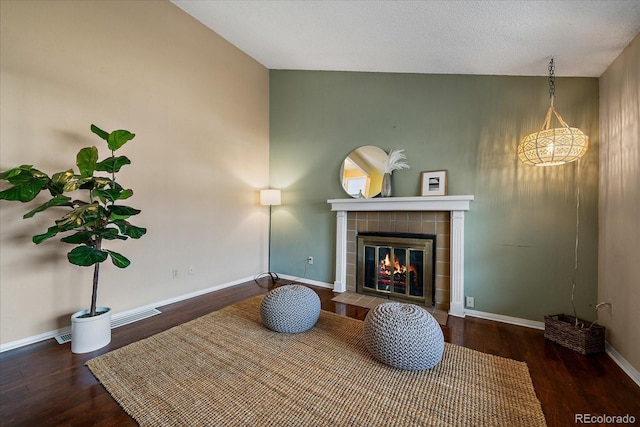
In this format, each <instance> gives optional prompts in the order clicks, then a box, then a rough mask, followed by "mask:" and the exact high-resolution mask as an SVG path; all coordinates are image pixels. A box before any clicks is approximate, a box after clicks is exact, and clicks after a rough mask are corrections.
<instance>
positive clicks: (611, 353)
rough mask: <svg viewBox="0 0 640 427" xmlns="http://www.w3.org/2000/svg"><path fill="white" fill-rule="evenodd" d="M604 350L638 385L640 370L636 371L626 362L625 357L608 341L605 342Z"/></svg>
mask: <svg viewBox="0 0 640 427" xmlns="http://www.w3.org/2000/svg"><path fill="white" fill-rule="evenodd" d="M605 350H606V352H607V354H608V355H609V357H610V358H611V359H612V360H613V361H614V362H616V364H617V365H618V366H620V369H622V370H623V371H624V373H625V374H627V375H629V377H630V378H631V379H632V380H633V382H635V383H636V384H638V386H640V372H638V370H637V369H636V368H634V367H633V366H631V364H630V363H629V362H627V359H625V358H624V357H622V355H621V354H620V353H618V352H617V351H616V349H615V348H613V347H612V346H611V344H609V343H608V342H605Z"/></svg>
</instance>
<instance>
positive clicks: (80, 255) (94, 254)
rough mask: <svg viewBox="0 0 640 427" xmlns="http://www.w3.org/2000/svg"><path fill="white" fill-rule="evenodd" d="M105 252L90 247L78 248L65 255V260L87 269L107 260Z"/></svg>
mask: <svg viewBox="0 0 640 427" xmlns="http://www.w3.org/2000/svg"><path fill="white" fill-rule="evenodd" d="M107 256H108V254H107V252H105V251H101V250H99V249H96V248H92V247H91V246H86V245H82V246H78V247H77V248H73V249H72V250H71V252H69V253H68V254H67V259H68V260H69V262H70V263H71V264H75V265H79V266H81V267H89V266H91V265H93V264H96V263H99V262H103V261H104V260H106V259H107Z"/></svg>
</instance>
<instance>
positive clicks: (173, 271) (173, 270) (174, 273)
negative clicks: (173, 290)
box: [171, 268, 178, 279]
mask: <svg viewBox="0 0 640 427" xmlns="http://www.w3.org/2000/svg"><path fill="white" fill-rule="evenodd" d="M171 275H172V276H173V278H174V279H176V278H177V277H178V269H177V268H174V269H172V270H171Z"/></svg>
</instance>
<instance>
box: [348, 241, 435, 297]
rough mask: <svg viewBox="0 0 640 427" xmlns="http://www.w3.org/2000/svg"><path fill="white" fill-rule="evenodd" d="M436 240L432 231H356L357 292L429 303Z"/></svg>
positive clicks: (433, 279)
mask: <svg viewBox="0 0 640 427" xmlns="http://www.w3.org/2000/svg"><path fill="white" fill-rule="evenodd" d="M435 240H436V236H435V235H433V234H412V233H383V232H359V233H358V249H357V266H358V268H357V275H356V291H357V292H358V293H362V294H369V295H374V296H379V297H383V298H389V299H394V300H404V301H410V302H413V303H418V304H423V305H428V306H432V305H433V304H434V301H435V286H434V283H435V262H436V253H435V247H436V245H435Z"/></svg>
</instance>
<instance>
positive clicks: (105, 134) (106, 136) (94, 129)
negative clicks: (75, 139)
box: [91, 125, 109, 141]
mask: <svg viewBox="0 0 640 427" xmlns="http://www.w3.org/2000/svg"><path fill="white" fill-rule="evenodd" d="M91 132H93V133H95V134H96V135H98V136H99V137H100V138H102V139H104V140H105V141H107V140H108V139H109V132H105V131H103V130H102V129H100V128H99V127H98V126H96V125H91Z"/></svg>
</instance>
